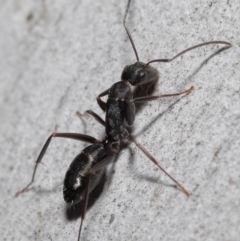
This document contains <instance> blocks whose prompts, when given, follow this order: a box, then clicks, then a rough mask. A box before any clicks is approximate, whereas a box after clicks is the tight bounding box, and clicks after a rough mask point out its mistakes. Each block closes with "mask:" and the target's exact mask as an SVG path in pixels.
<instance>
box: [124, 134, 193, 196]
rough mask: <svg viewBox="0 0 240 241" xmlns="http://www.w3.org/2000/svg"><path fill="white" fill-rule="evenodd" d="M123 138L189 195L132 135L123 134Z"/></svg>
mask: <svg viewBox="0 0 240 241" xmlns="http://www.w3.org/2000/svg"><path fill="white" fill-rule="evenodd" d="M125 139H127V140H129V141H131V142H134V143H135V144H136V146H137V147H138V148H139V149H140V150H141V151H142V152H143V153H144V154H145V155H146V156H147V157H148V158H149V159H150V160H151V161H152V162H153V163H154V164H155V165H156V166H157V167H158V168H159V169H160V170H161V171H163V172H164V173H165V174H166V175H167V176H168V177H169V178H170V179H171V180H172V181H173V182H175V183H176V184H177V186H178V187H179V188H180V189H181V190H182V192H183V193H184V194H185V195H186V196H188V197H189V196H190V194H189V192H188V191H187V190H186V189H185V188H184V187H183V186H182V185H181V184H180V183H179V182H178V181H177V180H176V179H174V178H173V177H172V176H171V175H170V174H169V173H167V171H165V170H164V169H163V168H162V167H161V166H160V165H159V164H158V162H157V160H156V159H155V158H154V157H153V156H152V155H151V154H150V153H149V152H148V151H147V150H146V149H145V148H144V147H143V146H142V145H141V144H140V143H139V142H137V141H136V140H135V139H134V138H133V137H132V136H125Z"/></svg>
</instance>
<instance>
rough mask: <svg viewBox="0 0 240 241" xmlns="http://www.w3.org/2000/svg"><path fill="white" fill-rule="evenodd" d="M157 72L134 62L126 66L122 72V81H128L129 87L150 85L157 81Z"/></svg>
mask: <svg viewBox="0 0 240 241" xmlns="http://www.w3.org/2000/svg"><path fill="white" fill-rule="evenodd" d="M158 77H159V73H158V70H157V69H155V68H153V67H152V66H150V65H148V64H145V63H142V62H136V63H135V64H132V65H127V66H126V67H125V68H124V70H123V72H122V77H121V79H122V80H126V81H128V82H129V83H130V84H131V85H134V86H137V85H142V84H146V83H150V82H152V81H154V80H156V79H158Z"/></svg>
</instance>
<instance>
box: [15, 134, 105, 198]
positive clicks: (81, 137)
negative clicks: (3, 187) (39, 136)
mask: <svg viewBox="0 0 240 241" xmlns="http://www.w3.org/2000/svg"><path fill="white" fill-rule="evenodd" d="M53 137H61V138H67V139H74V140H78V141H84V142H88V143H91V144H97V143H101V142H100V141H98V140H97V139H95V138H94V137H92V136H88V135H84V134H77V133H53V134H51V135H50V136H49V137H48V139H47V141H46V142H45V144H44V146H43V148H42V150H41V152H40V154H39V156H38V158H37V160H36V164H35V167H34V170H33V174H32V179H31V181H30V183H29V184H28V185H27V186H26V187H25V188H23V189H22V190H21V191H19V192H17V193H16V194H15V196H18V195H19V194H21V193H23V192H25V191H26V190H27V189H28V188H29V186H30V185H31V184H32V183H33V182H34V178H35V175H36V171H37V167H38V164H39V163H40V162H41V160H42V158H43V156H44V154H45V153H46V150H47V148H48V146H49V144H50V142H51V140H52V138H53Z"/></svg>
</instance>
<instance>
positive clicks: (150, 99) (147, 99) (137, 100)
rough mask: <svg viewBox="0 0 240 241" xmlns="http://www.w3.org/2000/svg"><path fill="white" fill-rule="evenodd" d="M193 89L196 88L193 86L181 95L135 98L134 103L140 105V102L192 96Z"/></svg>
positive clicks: (180, 93)
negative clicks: (184, 95)
mask: <svg viewBox="0 0 240 241" xmlns="http://www.w3.org/2000/svg"><path fill="white" fill-rule="evenodd" d="M193 89H194V87H193V86H192V87H191V88H189V89H187V90H185V91H182V92H179V93H174V94H166V95H155V96H146V97H140V98H135V99H133V100H132V101H133V102H134V103H140V102H146V101H152V100H158V99H160V98H164V97H172V96H178V95H183V94H186V95H188V94H190V93H191V92H192V91H193Z"/></svg>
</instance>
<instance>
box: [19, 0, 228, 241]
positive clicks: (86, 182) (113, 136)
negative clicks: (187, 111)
mask: <svg viewBox="0 0 240 241" xmlns="http://www.w3.org/2000/svg"><path fill="white" fill-rule="evenodd" d="M130 3H131V0H128V4H127V8H126V11H125V14H124V17H123V25H124V28H125V30H126V32H127V35H128V38H129V40H130V42H131V45H132V48H133V50H134V53H135V56H136V60H137V61H136V63H134V64H132V65H127V66H126V67H125V68H124V70H123V72H122V76H121V81H119V82H117V83H115V84H113V85H112V86H111V87H110V88H109V89H107V90H105V91H104V92H102V93H101V94H100V95H98V97H97V102H98V105H99V106H100V108H101V109H102V110H103V111H104V112H106V115H105V121H104V120H103V119H102V118H101V117H100V116H99V115H98V114H96V113H95V112H93V111H91V110H88V111H86V112H85V114H89V115H91V116H92V117H94V119H96V120H97V121H98V122H99V123H100V124H101V125H103V126H104V127H105V133H106V136H105V138H104V139H103V140H102V141H100V140H97V139H95V138H94V137H92V136H89V135H84V134H78V133H53V134H51V135H50V136H49V137H48V139H47V141H46V142H45V144H44V146H43V148H42V150H41V152H40V154H39V156H38V158H37V160H36V164H35V167H34V170H33V174H32V179H31V181H30V183H29V184H28V185H27V186H26V187H25V188H24V189H22V190H21V191H19V192H17V193H16V196H18V195H19V194H21V193H23V192H25V191H26V190H27V189H28V188H29V186H30V185H31V184H32V183H33V182H34V178H35V174H36V170H37V167H38V164H39V163H40V162H41V160H42V158H43V156H44V154H45V152H46V150H47V148H48V146H49V144H50V142H51V140H52V138H53V137H61V138H68V139H75V140H78V141H83V142H88V143H90V144H91V145H90V146H88V147H86V148H85V149H84V150H83V151H82V152H81V153H80V154H79V155H77V156H76V157H75V159H74V160H73V161H72V163H71V164H70V166H69V168H68V170H67V172H66V175H65V179H64V185H63V197H64V200H65V201H66V203H67V204H70V205H73V204H76V203H78V202H80V201H82V202H83V205H82V213H81V224H80V228H79V233H78V241H79V240H80V236H81V230H82V225H83V220H84V218H85V214H86V210H87V204H88V197H89V193H90V192H91V191H92V190H93V189H94V188H95V187H96V185H97V184H98V182H99V180H100V177H101V175H102V173H103V170H104V168H105V167H106V166H107V165H108V164H109V163H110V162H112V160H113V159H114V157H115V155H116V154H118V153H119V151H120V149H121V143H122V140H127V141H129V142H134V143H135V144H136V146H137V147H138V148H139V149H140V150H141V151H142V152H143V153H144V154H145V155H146V156H147V157H148V158H149V159H150V160H151V161H152V162H153V163H154V164H155V165H156V166H157V167H158V168H159V169H160V170H162V171H163V172H164V173H165V174H166V175H167V176H168V177H169V178H170V179H171V180H172V181H173V182H174V183H175V184H176V185H177V186H178V187H179V188H180V190H181V191H182V192H183V193H184V194H185V195H187V196H189V192H188V191H187V190H186V189H185V188H184V187H183V186H182V185H181V184H180V183H178V182H177V181H176V180H175V179H174V178H173V177H172V176H171V175H170V174H168V173H167V172H166V171H165V170H164V169H163V168H162V167H161V166H160V165H159V164H158V162H157V160H156V159H155V158H154V157H153V156H152V155H151V154H150V153H149V152H148V151H147V150H146V149H145V148H144V147H143V146H142V145H141V144H140V143H138V142H137V141H136V140H135V138H134V137H133V136H131V135H130V134H129V133H128V131H127V129H126V127H127V126H131V125H132V124H133V123H134V120H135V104H136V103H140V102H147V101H153V100H158V99H160V98H165V97H172V96H179V95H184V94H185V95H188V94H189V93H190V92H191V91H192V90H193V87H191V88H189V89H187V90H184V91H182V92H179V93H173V94H164V95H156V96H145V97H139V98H133V92H132V90H131V86H140V85H143V84H151V83H153V82H155V81H157V80H158V78H159V72H158V70H157V69H155V68H154V67H152V66H151V65H150V64H151V63H154V62H171V61H173V60H174V59H176V58H177V57H179V56H180V55H183V54H184V53H186V52H188V51H190V50H193V49H196V48H199V47H202V46H205V45H209V44H225V45H227V47H225V48H230V47H231V46H232V45H231V43H229V42H225V41H211V42H205V43H201V44H198V45H195V46H193V47H191V48H188V49H185V50H184V51H182V52H180V53H178V54H177V55H175V56H174V57H172V58H169V59H154V60H151V61H149V62H148V63H143V62H140V61H139V57H138V53H137V50H136V47H135V45H134V42H133V39H132V36H131V34H130V32H129V30H128V28H127V26H126V17H127V14H128V10H129V7H130ZM106 95H107V96H108V97H107V102H104V101H103V100H102V99H101V97H103V96H106ZM78 114H79V115H80V116H82V115H81V114H80V113H78Z"/></svg>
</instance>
